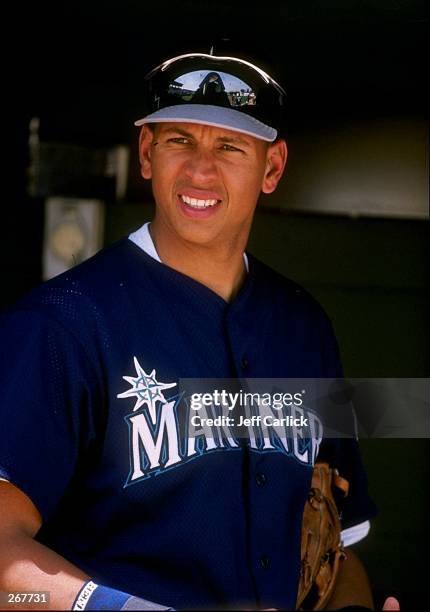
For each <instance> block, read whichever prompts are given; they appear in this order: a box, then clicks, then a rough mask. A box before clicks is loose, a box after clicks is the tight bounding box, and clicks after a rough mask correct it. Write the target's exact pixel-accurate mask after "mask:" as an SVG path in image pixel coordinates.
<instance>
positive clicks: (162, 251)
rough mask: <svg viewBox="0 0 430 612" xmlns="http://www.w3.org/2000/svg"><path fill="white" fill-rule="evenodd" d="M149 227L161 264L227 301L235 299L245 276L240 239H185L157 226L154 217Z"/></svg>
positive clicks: (243, 246) (242, 248) (243, 245)
mask: <svg viewBox="0 0 430 612" xmlns="http://www.w3.org/2000/svg"><path fill="white" fill-rule="evenodd" d="M149 231H150V234H151V237H152V240H153V241H154V245H155V248H156V251H157V253H158V256H159V257H160V259H161V261H162V262H163V263H164V264H166V265H168V266H170V267H171V268H173V269H174V270H177V271H178V272H181V273H182V274H186V275H187V276H189V277H191V278H193V279H194V280H196V281H198V282H199V283H202V284H203V285H206V287H208V288H209V289H211V290H212V291H214V292H215V293H217V294H218V295H219V296H221V297H222V298H223V299H224V300H225V301H226V302H230V301H232V300H233V299H234V297H235V296H236V295H237V293H238V292H239V289H240V288H241V286H242V284H243V282H244V280H245V278H246V268H245V262H244V259H243V252H244V249H245V243H243V241H240V243H239V241H234V244H228V243H226V244H223V245H201V244H195V243H192V242H186V241H183V240H182V239H180V238H179V237H178V236H177V235H176V234H175V233H174V232H169V231H166V228H164V227H163V228H160V227H159V224H158V223H157V221H156V220H155V221H153V222H152V223H151V225H150V226H149Z"/></svg>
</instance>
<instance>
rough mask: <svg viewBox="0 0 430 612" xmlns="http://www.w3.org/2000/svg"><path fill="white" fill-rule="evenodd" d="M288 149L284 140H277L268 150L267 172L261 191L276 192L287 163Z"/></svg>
mask: <svg viewBox="0 0 430 612" xmlns="http://www.w3.org/2000/svg"><path fill="white" fill-rule="evenodd" d="M287 156H288V149H287V143H286V142H285V140H284V139H283V138H279V139H278V140H275V142H273V143H272V144H270V145H269V148H268V150H267V158H266V159H267V162H266V172H265V174H264V178H263V184H262V186H261V191H262V192H263V193H272V192H273V191H275V189H276V187H277V185H278V183H279V181H280V179H281V176H282V174H283V172H284V168H285V164H286V163H287Z"/></svg>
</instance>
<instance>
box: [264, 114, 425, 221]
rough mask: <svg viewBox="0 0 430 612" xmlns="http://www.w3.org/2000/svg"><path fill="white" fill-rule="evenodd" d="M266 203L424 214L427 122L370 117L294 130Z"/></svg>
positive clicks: (354, 211) (355, 212) (371, 213)
mask: <svg viewBox="0 0 430 612" xmlns="http://www.w3.org/2000/svg"><path fill="white" fill-rule="evenodd" d="M288 144H289V158H288V164H287V170H286V174H285V177H284V178H283V179H282V183H281V184H280V186H279V187H278V191H277V192H276V193H275V194H273V195H271V196H264V198H263V201H264V203H265V204H267V205H269V206H275V207H281V208H287V209H291V210H303V211H315V212H320V213H321V212H323V213H324V212H325V213H337V214H348V215H366V216H375V215H376V216H381V217H390V216H393V217H405V218H428V217H429V174H428V124H427V122H426V121H424V120H418V119H411V120H407V119H385V118H384V119H373V120H357V121H354V122H353V121H348V122H346V121H345V122H344V123H340V122H339V123H336V124H332V125H330V126H326V127H324V128H322V127H320V126H319V127H317V128H312V129H311V128H306V129H303V130H297V131H295V132H294V133H292V134H291V137H290V138H289V139H288Z"/></svg>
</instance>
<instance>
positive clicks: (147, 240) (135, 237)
mask: <svg viewBox="0 0 430 612" xmlns="http://www.w3.org/2000/svg"><path fill="white" fill-rule="evenodd" d="M129 239H130V240H131V241H132V242H134V244H137V246H138V247H140V248H141V249H142V250H143V251H145V253H146V254H147V255H150V256H151V257H152V258H153V259H155V260H156V261H159V262H160V263H163V262H162V261H161V259H160V256H159V254H158V253H157V250H156V248H155V245H154V241H153V240H152V237H151V234H150V232H149V222H148V223H144V225H142V227H139V229H138V230H136V231H135V232H132V233H131V234H130V235H129ZM243 261H244V262H245V268H246V271H247V272H249V262H248V257H247V255H246V253H244V254H243Z"/></svg>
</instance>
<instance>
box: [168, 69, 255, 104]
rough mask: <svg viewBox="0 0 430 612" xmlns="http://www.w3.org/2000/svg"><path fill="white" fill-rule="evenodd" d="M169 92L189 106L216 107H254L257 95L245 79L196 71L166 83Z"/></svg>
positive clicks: (206, 71) (210, 71)
mask: <svg viewBox="0 0 430 612" xmlns="http://www.w3.org/2000/svg"><path fill="white" fill-rule="evenodd" d="M167 93H168V95H170V96H174V97H177V98H178V100H179V99H180V100H181V101H182V102H185V103H186V102H188V103H190V104H215V105H217V106H231V107H240V106H253V105H255V104H256V100H257V97H256V93H255V91H254V90H253V88H252V87H251V86H250V85H249V84H248V83H246V82H245V81H243V80H242V79H240V78H238V77H237V76H234V75H232V74H228V73H227V72H222V71H215V70H194V71H192V72H187V73H185V74H182V75H180V76H177V77H175V78H173V79H170V80H169V81H168V84H167Z"/></svg>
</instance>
